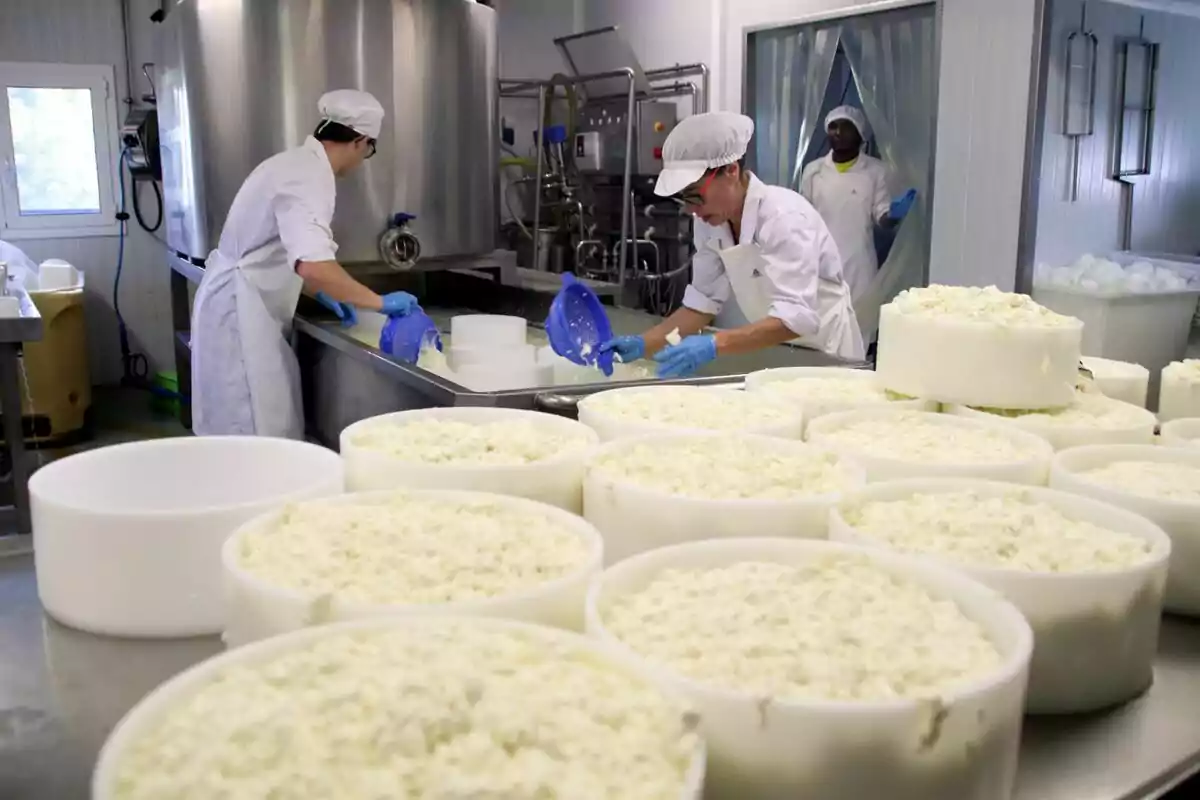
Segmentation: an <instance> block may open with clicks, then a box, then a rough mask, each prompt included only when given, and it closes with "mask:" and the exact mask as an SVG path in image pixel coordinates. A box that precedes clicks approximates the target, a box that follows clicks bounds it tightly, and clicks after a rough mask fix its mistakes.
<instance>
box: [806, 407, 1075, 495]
mask: <svg viewBox="0 0 1200 800" xmlns="http://www.w3.org/2000/svg"><path fill="white" fill-rule="evenodd" d="M806 438H807V439H808V441H809V442H810V443H812V444H816V445H819V446H821V447H824V448H827V449H830V450H833V451H834V452H836V453H840V454H841V455H843V456H845V457H846V458H848V459H850V460H851V461H857V462H858V463H859V464H862V465H863V467H864V468H865V469H866V471H867V480H868V481H873V482H874V481H889V480H899V479H903V478H920V477H925V478H941V477H968V478H982V479H984V480H998V481H1007V482H1009V483H1024V484H1030V485H1034V486H1041V485H1044V484H1045V483H1046V474H1047V470H1048V469H1049V465H1050V458H1051V456H1053V455H1054V448H1052V447H1051V446H1050V443H1049V442H1047V441H1046V440H1045V439H1043V438H1042V437H1040V436H1038V435H1036V434H1033V433H1029V432H1028V431H1024V430H1021V429H1020V428H1018V427H1016V426H1013V425H1006V424H1004V423H1002V422H994V421H992V420H987V419H967V418H966V417H958V416H953V415H950V414H932V413H928V412H925V411H905V410H892V409H859V410H858V411H842V412H839V413H836V414H827V415H825V416H823V417H821V418H819V419H815V420H813V421H812V423H811V424H810V425H809V426H808V432H807V437H806Z"/></svg>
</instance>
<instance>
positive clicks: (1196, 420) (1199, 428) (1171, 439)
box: [1160, 417, 1200, 448]
mask: <svg viewBox="0 0 1200 800" xmlns="http://www.w3.org/2000/svg"><path fill="white" fill-rule="evenodd" d="M1160 433H1161V443H1162V444H1165V445H1167V446H1168V447H1197V448H1200V417H1193V418H1189V419H1173V420H1171V421H1170V422H1164V423H1163V424H1162V430H1161V431H1160Z"/></svg>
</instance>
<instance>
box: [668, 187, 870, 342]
mask: <svg viewBox="0 0 1200 800" xmlns="http://www.w3.org/2000/svg"><path fill="white" fill-rule="evenodd" d="M693 236H694V241H695V246H696V255H695V257H694V258H693V260H692V282H691V284H690V285H689V286H688V287H687V291H686V292H685V293H684V296H683V305H684V306H685V307H687V308H690V309H692V310H693V311H698V312H700V313H702V314H713V315H717V314H719V313H720V312H721V309H722V308H723V307H724V306H725V304H726V303H727V302H729V300H730V299H731V298H736V300H737V304H738V306H740V308H741V311H742V313H743V314H744V315H745V317H746V319H747V320H749V321H750V322H757V321H759V320H762V319H765V318H766V317H775V318H776V319H778V320H780V321H781V322H783V324H784V325H786V326H787V327H788V328H789V329H790V330H792V331H794V332H795V333H796V335H797V337H798V339H797V341H798V343H800V344H804V345H807V346H810V347H813V348H815V349H818V350H821V351H822V352H825V353H829V354H830V355H836V356H840V357H842V358H847V359H861V358H862V357H863V355H864V352H863V342H862V335H861V333H860V331H859V329H858V322H857V320H856V319H855V317H854V307H853V303H852V301H851V297H850V289H849V287H848V286H847V284H846V281H845V278H844V277H843V275H842V263H841V259H840V258H839V257H838V252H837V248H836V246H835V245H834V242H833V237H832V236H831V235H830V233H829V229H828V228H826V226H825V223H824V222H822V221H821V217H820V215H819V214H817V212H816V211H815V210H814V209H813V207H812V206H811V205H810V204H809V203H808V201H807V200H805V199H804V198H803V197H801V196H800V195H798V194H796V193H795V192H793V191H791V190H790V189H784V188H782V187H779V186H767V185H766V184H764V183H763V182H762V181H760V180H759V179H758V177H757V176H755V175H753V174H752V175H751V176H750V185H749V187H748V190H747V192H746V205H745V207H744V208H743V210H742V220H741V241H740V243H739V242H735V241H734V239H733V232H732V230H731V229H730V227H729V225H728V224H726V225H722V226H720V227H714V226H712V225H709V224H707V223H706V222H704V221H703V220H701V219H696V220H695V223H694V227H693Z"/></svg>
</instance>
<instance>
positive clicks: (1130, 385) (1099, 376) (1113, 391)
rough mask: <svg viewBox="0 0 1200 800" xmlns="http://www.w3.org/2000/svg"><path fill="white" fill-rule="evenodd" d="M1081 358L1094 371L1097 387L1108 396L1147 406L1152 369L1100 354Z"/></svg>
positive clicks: (1143, 406)
mask: <svg viewBox="0 0 1200 800" xmlns="http://www.w3.org/2000/svg"><path fill="white" fill-rule="evenodd" d="M1079 360H1080V361H1081V362H1083V366H1084V367H1086V368H1087V369H1088V370H1089V371H1090V372H1091V373H1092V380H1093V381H1094V382H1095V384H1096V388H1098V389H1099V390H1100V391H1101V392H1102V393H1103V394H1104V395H1105V396H1106V397H1111V398H1113V399H1114V400H1122V401H1124V402H1126V403H1132V404H1133V405H1135V406H1141V407H1142V408H1145V407H1146V397H1147V395H1148V394H1149V391H1150V370H1148V369H1146V368H1145V367H1143V366H1142V365H1141V364H1131V363H1130V362H1128V361H1113V360H1112V359H1110V358H1100V357H1099V356H1083V357H1082V358H1081V359H1079Z"/></svg>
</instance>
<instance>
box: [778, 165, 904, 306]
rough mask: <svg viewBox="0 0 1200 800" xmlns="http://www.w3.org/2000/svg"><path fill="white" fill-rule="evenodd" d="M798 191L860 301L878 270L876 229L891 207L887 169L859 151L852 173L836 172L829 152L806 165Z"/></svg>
mask: <svg viewBox="0 0 1200 800" xmlns="http://www.w3.org/2000/svg"><path fill="white" fill-rule="evenodd" d="M800 193H801V194H802V195H804V197H805V198H806V199H807V200H808V202H810V203H812V204H813V207H814V208H816V209H817V212H818V213H819V214H820V215H821V218H822V219H824V220H825V224H826V225H828V226H829V232H830V233H832V234H833V240H834V241H835V242H837V248H838V252H839V253H840V254H841V256H842V268H843V269H844V270H845V273H846V282H847V283H849V284H850V292H851V294H852V295H853V296H854V300H855V302H857V301H859V300H860V299H862V297H863V295H865V294H866V292H867V289H868V288H869V287H870V286H871V281H873V280H874V279H875V273H876V272H878V270H879V258H878V256H876V254H875V230H874V229H875V225H876V224H878V223H880V222H882V221H883V220H885V219H887V216H888V211H889V209H890V208H891V204H892V201H891V194H890V193H889V191H888V170H887V167H886V166H884V164H883V162H882V161H880V160H879V159H878V158H872V157H871V156H869V155H867V154H866V153H863V154H861V155H859V157H858V160H857V161H855V162H854V165H853V166H851V167H850V169H848V170H846V171H845V172H838V169H837V167H836V166H834V163H833V154H832V153H830V154H828V155H826V156H825V157H824V158H819V159H817V160H816V161H812V162H810V163H809V164H808V165H807V166H805V168H804V172H803V173H802V176H801V178H800Z"/></svg>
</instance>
